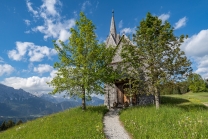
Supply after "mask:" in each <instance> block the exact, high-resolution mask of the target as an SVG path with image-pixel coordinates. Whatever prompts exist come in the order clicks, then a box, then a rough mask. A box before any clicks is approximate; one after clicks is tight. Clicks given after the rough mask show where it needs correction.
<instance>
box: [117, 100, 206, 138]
mask: <svg viewBox="0 0 208 139" xmlns="http://www.w3.org/2000/svg"><path fill="white" fill-rule="evenodd" d="M193 99H194V97H193ZM161 101H162V105H161V107H160V109H159V110H156V109H155V106H146V107H132V108H130V109H126V110H123V111H122V112H121V115H120V120H121V121H122V122H123V124H124V126H125V128H126V129H127V131H128V132H129V133H130V134H131V135H132V136H133V137H134V138H135V139H148V138H150V139H152V138H153V139H175V138H179V139H185V138H186V139H187V138H188V139H189V138H190V139H191V138H193V139H199V138H200V139H201V138H208V130H207V129H208V109H207V107H206V106H204V105H203V104H201V103H200V102H198V101H195V100H194V101H193V100H192V101H190V100H188V99H183V98H179V97H167V96H166V97H162V100H161Z"/></svg>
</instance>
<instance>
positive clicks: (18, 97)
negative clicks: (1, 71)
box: [0, 84, 104, 124]
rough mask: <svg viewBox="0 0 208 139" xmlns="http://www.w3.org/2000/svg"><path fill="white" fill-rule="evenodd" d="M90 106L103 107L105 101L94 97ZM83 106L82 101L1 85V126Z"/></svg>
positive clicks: (89, 103)
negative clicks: (39, 94) (11, 121)
mask: <svg viewBox="0 0 208 139" xmlns="http://www.w3.org/2000/svg"><path fill="white" fill-rule="evenodd" d="M87 103H88V105H101V104H103V103H104V102H103V100H101V99H98V98H96V97H92V101H89V102H87ZM79 105H81V99H78V98H77V99H74V98H71V99H66V98H57V97H53V96H51V95H49V94H44V95H42V96H35V95H32V94H30V93H28V92H26V91H24V90H22V89H14V88H12V87H9V86H5V85H3V84H0V124H1V123H2V122H3V121H4V120H9V119H12V120H13V121H14V122H17V121H18V120H19V119H21V120H22V121H27V120H31V119H34V118H37V117H40V116H43V115H48V114H52V113H56V112H59V111H63V110H66V109H69V108H72V107H76V106H79Z"/></svg>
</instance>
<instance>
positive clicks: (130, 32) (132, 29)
mask: <svg viewBox="0 0 208 139" xmlns="http://www.w3.org/2000/svg"><path fill="white" fill-rule="evenodd" d="M135 31H136V28H135V27H134V28H124V29H122V30H121V31H120V32H121V33H122V34H123V33H124V34H132V33H135Z"/></svg>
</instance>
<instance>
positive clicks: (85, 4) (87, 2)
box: [81, 1, 91, 11]
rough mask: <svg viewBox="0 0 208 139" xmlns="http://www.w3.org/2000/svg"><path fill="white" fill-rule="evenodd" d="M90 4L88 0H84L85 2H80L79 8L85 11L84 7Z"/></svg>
mask: <svg viewBox="0 0 208 139" xmlns="http://www.w3.org/2000/svg"><path fill="white" fill-rule="evenodd" d="M90 5H91V3H90V2H89V1H85V2H84V3H83V4H82V8H81V10H82V11H85V9H86V7H87V6H90Z"/></svg>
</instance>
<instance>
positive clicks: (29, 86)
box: [1, 76, 52, 93]
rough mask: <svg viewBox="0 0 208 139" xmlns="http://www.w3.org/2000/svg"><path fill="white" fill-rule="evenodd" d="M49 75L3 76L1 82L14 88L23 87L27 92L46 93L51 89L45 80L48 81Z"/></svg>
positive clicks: (49, 79)
mask: <svg viewBox="0 0 208 139" xmlns="http://www.w3.org/2000/svg"><path fill="white" fill-rule="evenodd" d="M51 80H52V78H51V77H38V76H32V77H29V78H21V77H9V78H5V79H4V80H3V81H2V82H1V83H2V84H5V85H7V86H11V87H14V88H15V89H20V88H22V89H24V90H25V91H27V92H30V93H33V92H40V93H48V92H50V91H52V88H51V87H49V85H48V84H47V83H46V82H50V81H51Z"/></svg>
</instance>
